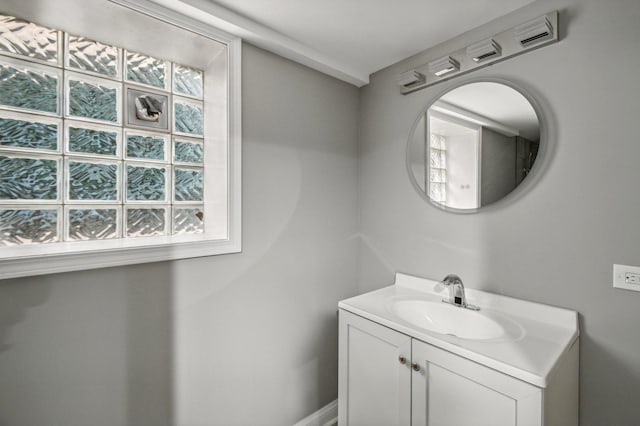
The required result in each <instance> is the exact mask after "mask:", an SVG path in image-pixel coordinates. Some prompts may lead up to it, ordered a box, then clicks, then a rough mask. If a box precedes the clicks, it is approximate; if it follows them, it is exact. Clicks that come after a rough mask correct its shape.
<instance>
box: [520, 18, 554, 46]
mask: <svg viewBox="0 0 640 426" xmlns="http://www.w3.org/2000/svg"><path fill="white" fill-rule="evenodd" d="M513 32H514V34H515V35H516V39H517V40H518V41H519V42H520V45H522V46H523V47H524V46H529V45H532V44H537V43H541V42H543V41H545V40H549V39H550V38H551V37H553V27H552V26H551V23H550V22H549V20H548V19H547V17H546V16H540V17H539V18H536V19H533V20H531V21H529V22H526V23H524V24H521V25H518V26H517V27H515V28H514V30H513Z"/></svg>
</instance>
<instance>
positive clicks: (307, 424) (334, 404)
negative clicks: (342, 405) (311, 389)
mask: <svg viewBox="0 0 640 426" xmlns="http://www.w3.org/2000/svg"><path fill="white" fill-rule="evenodd" d="M337 424H338V400H337V399H336V400H333V401H331V402H330V403H328V404H327V405H325V406H324V407H322V408H321V409H319V410H318V411H316V412H315V413H313V414H311V415H310V416H307V417H305V418H304V419H302V420H300V421H299V422H298V423H296V424H295V425H293V426H335V425H337Z"/></svg>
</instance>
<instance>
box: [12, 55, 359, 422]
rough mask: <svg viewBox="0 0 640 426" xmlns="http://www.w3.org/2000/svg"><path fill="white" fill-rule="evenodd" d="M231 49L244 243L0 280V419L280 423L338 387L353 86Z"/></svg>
mask: <svg viewBox="0 0 640 426" xmlns="http://www.w3.org/2000/svg"><path fill="white" fill-rule="evenodd" d="M243 61H244V64H243V65H244V68H243V133H244V134H243V144H244V145H243V212H244V213H243V231H244V240H243V253H241V254H232V255H225V256H216V257H208V258H199V259H190V260H182V261H175V262H165V263H156V264H146V265H137V266H131V267H122V268H110V269H102V270H94V271H85V272H77V273H68V274H58V275H50V276H44V277H35V278H25V279H15V280H7V281H0V425H11V426H22V425H24V426H40V425H47V426H50V425H61V426H62V425H64V426H73V425H78V426H80V425H83V426H84V425H92V426H100V425H105V426H117V425H135V426H139V425H153V426H161V425H166V424H172V423H173V424H176V425H181V426H182V425H214V424H215V425H225V426H229V425H251V426H255V425H278V426H281V425H286V424H293V423H294V422H296V421H297V420H299V419H301V418H303V417H305V416H306V415H308V414H310V413H311V412H314V411H316V410H317V409H318V408H320V407H322V406H323V405H325V404H327V403H328V402H330V401H332V400H333V399H335V397H336V389H337V383H336V382H337V321H336V306H337V302H338V300H340V299H343V298H346V297H349V296H351V295H354V294H355V292H356V282H357V270H356V268H357V240H356V239H355V238H354V237H355V235H356V233H357V192H356V191H357V187H356V182H357V121H358V90H357V89H356V88H354V87H352V86H350V85H347V84H345V83H341V82H338V81H337V80H335V79H333V78H330V77H327V76H324V75H322V74H320V73H317V72H315V71H312V70H309V69H307V68H305V67H303V66H300V65H297V64H294V63H292V62H290V61H287V60H284V59H282V58H279V57H277V56H274V55H272V54H270V53H266V52H264V51H262V50H260V49H257V48H255V47H251V46H248V45H245V46H244V52H243Z"/></svg>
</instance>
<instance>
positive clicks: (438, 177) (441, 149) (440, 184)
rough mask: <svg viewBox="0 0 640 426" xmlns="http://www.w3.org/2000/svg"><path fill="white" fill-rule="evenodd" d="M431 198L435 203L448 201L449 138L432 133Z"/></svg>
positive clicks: (430, 156) (430, 149) (430, 162)
mask: <svg viewBox="0 0 640 426" xmlns="http://www.w3.org/2000/svg"><path fill="white" fill-rule="evenodd" d="M429 142H430V143H429V196H430V197H431V199H432V200H433V201H436V202H438V203H444V202H446V201H447V138H446V137H445V136H442V135H438V134H435V133H431V135H430V140H429Z"/></svg>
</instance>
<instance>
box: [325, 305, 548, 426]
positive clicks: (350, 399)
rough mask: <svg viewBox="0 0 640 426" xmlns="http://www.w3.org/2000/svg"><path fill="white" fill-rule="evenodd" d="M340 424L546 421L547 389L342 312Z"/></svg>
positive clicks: (509, 425) (523, 425) (495, 425)
mask: <svg viewBox="0 0 640 426" xmlns="http://www.w3.org/2000/svg"><path fill="white" fill-rule="evenodd" d="M338 392H339V404H338V411H339V417H338V424H339V426H375V425H379V426H393V425H398V426H427V425H429V426H466V425H469V426H534V425H536V426H541V425H542V424H543V423H542V409H543V406H542V390H541V389H540V388H538V387H536V386H533V385H530V384H528V383H525V382H523V381H521V380H518V379H515V378H513V377H510V376H508V375H506V374H503V373H500V372H497V371H495V370H493V369H490V368H488V367H485V366H482V365H480V364H478V363H476V362H473V361H469V360H467V359H464V358H462V357H460V356H457V355H454V354H452V353H450V352H447V351H444V350H442V349H439V348H436V347H435V346H432V345H429V344H427V343H424V342H421V341H419V340H417V339H412V338H411V337H409V336H407V335H405V334H402V333H399V332H397V331H394V330H392V329H390V328H387V327H385V326H382V325H379V324H376V323H375V322H373V321H369V320H367V319H364V318H362V317H359V316H357V315H354V314H352V313H350V312H347V311H344V310H340V356H339V391H338Z"/></svg>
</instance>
